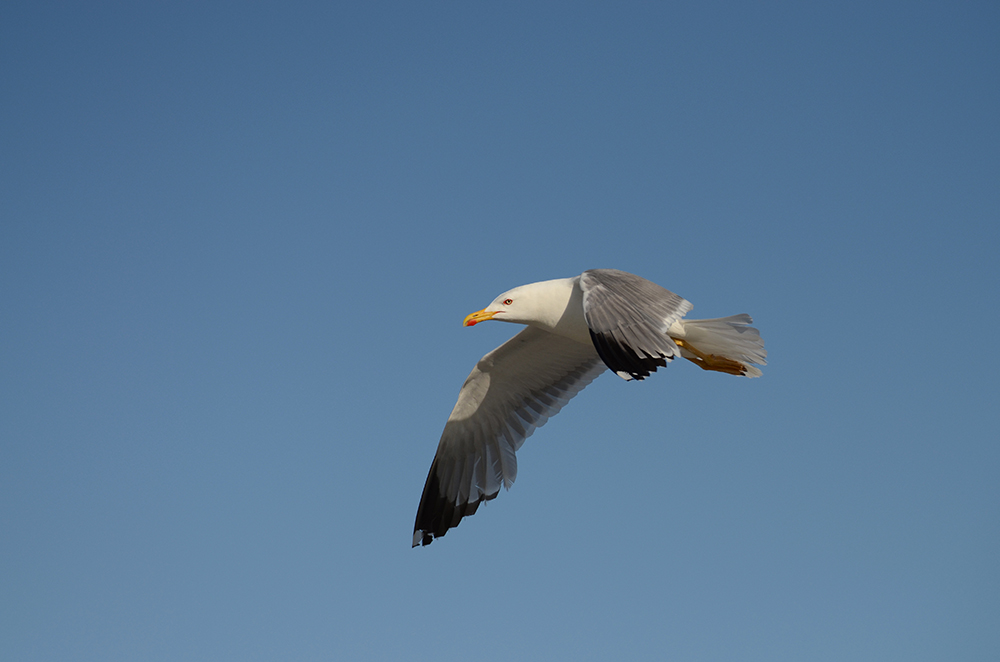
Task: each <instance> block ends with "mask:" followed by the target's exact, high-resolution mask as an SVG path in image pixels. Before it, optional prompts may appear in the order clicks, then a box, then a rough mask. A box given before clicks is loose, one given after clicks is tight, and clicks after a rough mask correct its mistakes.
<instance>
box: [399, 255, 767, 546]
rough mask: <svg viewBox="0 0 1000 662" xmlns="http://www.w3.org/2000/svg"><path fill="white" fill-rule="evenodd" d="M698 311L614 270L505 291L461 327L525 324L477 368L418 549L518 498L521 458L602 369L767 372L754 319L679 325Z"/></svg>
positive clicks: (418, 532)
mask: <svg viewBox="0 0 1000 662" xmlns="http://www.w3.org/2000/svg"><path fill="white" fill-rule="evenodd" d="M692 307H693V306H692V304H691V303H690V302H689V301H687V300H685V299H684V298H682V297H680V296H678V295H676V294H674V293H673V292H671V291H670V290H667V289H665V288H663V287H660V286H659V285H657V284H656V283H653V282H651V281H648V280H646V279H645V278H641V277H640V276H636V275H634V274H630V273H627V272H624V271H618V270H616V269H591V270H588V271H584V272H583V273H582V274H580V275H579V276H574V277H572V278H559V279H556V280H547V281H542V282H539V283H531V284H529V285H522V286H520V287H515V288H514V289H512V290H508V291H506V292H504V293H503V294H501V295H500V296H498V297H497V298H496V299H494V300H493V302H492V303H490V305H488V306H486V307H485V308H483V309H482V310H480V311H478V312H475V313H472V314H470V315H469V316H467V317H466V318H465V321H464V326H474V325H476V324H478V323H480V322H485V321H487V320H498V321H501V322H513V323H515V324H526V325H527V327H526V328H524V329H523V330H522V331H520V332H519V333H518V334H517V335H515V336H514V337H513V338H511V339H510V340H508V341H507V342H505V343H504V344H502V345H500V346H499V347H497V348H496V349H494V350H493V351H492V352H490V353H489V354H487V355H486V356H484V357H483V358H482V359H480V360H479V362H478V363H477V364H476V367H475V368H473V369H472V373H470V374H469V377H468V379H466V380H465V384H463V385H462V390H461V391H459V394H458V402H457V403H455V408H454V409H453V410H452V412H451V416H449V417H448V422H447V424H445V428H444V432H443V433H442V435H441V441H440V442H439V443H438V448H437V453H436V454H435V456H434V461H433V463H432V464H431V468H430V472H429V473H428V474H427V482H426V483H425V484H424V491H423V494H422V495H421V497H420V506H419V507H418V508H417V518H416V522H415V524H414V526H413V546H414V547H416V546H418V545H429V544H430V543H431V542H432V541H433V540H434V539H435V538H440V537H441V536H443V535H445V533H447V532H448V530H449V529H451V528H453V527H456V526H458V524H459V522H460V521H461V520H462V518H463V517H468V516H470V515H472V514H474V513H475V512H476V510H477V509H478V508H479V504H480V503H482V502H483V501H489V500H491V499H494V498H496V496H497V494H499V492H500V486H501V485H503V486H504V487H505V488H506V489H510V487H511V485H512V484H513V483H514V479H515V478H516V477H517V458H516V456H515V453H516V451H517V450H518V449H519V448H520V447H521V444H523V443H524V440H525V439H527V438H528V437H529V436H531V434H532V433H533V432H534V431H535V430H536V429H537V428H539V427H541V426H542V425H544V424H545V422H546V421H547V420H548V419H549V418H550V417H552V416H554V415H556V414H557V413H559V411H560V410H561V409H562V408H563V406H565V405H566V403H567V402H569V401H570V400H571V399H572V398H573V396H575V395H576V394H577V393H579V392H580V391H582V390H583V389H584V387H586V386H587V384H589V383H590V382H592V381H593V380H594V379H596V378H597V376H598V375H600V374H601V373H602V372H604V371H605V370H609V369H610V370H611V371H612V372H614V373H615V374H617V375H618V376H619V377H621V378H622V379H624V380H626V381H630V380H642V379H645V378H646V377H648V376H649V375H650V373H653V372H655V371H656V369H657V368H665V367H666V365H667V363H668V362H670V361H672V360H673V359H674V358H676V357H677V356H680V357H682V358H685V359H688V360H689V361H692V362H693V363H694V364H695V365H697V366H698V367H700V368H703V369H705V370H712V371H716V372H723V373H726V374H730V375H742V376H746V377H759V376H760V375H761V371H760V369H759V368H757V367H756V366H758V365H765V364H766V363H767V361H766V357H767V351H766V350H765V349H764V341H763V340H762V339H761V337H760V333H759V332H758V331H757V329H755V328H754V327H752V326H750V325H751V324H752V323H753V320H752V319H751V318H750V316H749V315H745V314H744V315H733V316H731V317H721V318H717V319H706V320H683V319H681V318H682V317H684V315H685V314H687V312H688V311H690V310H691V309H692Z"/></svg>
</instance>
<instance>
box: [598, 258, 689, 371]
mask: <svg viewBox="0 0 1000 662" xmlns="http://www.w3.org/2000/svg"><path fill="white" fill-rule="evenodd" d="M580 289H581V290H582V291H583V315H584V317H585V318H586V320H587V326H588V327H590V337H591V339H592V340H593V341H594V347H595V348H597V353H598V354H599V355H600V356H601V359H602V360H603V361H604V363H605V364H606V365H607V366H608V367H609V368H611V369H612V370H614V371H615V372H616V373H617V374H618V376H619V377H621V378H623V379H644V378H646V377H648V376H649V373H651V372H654V371H655V370H656V369H657V368H662V367H666V365H667V361H672V360H673V358H674V357H675V356H679V355H680V349H679V348H678V347H677V345H676V343H674V341H673V340H671V339H670V336H669V335H667V329H669V328H670V325H671V324H673V323H674V322H676V321H677V320H679V319H680V318H681V317H683V316H684V315H685V314H686V313H687V312H688V311H689V310H691V308H693V306H692V305H691V302H689V301H687V300H686V299H684V298H682V297H679V296H677V295H676V294H674V293H673V292H671V291H670V290H668V289H665V288H662V287H660V286H659V285H657V284H656V283H653V282H650V281H648V280H646V279H645V278H640V277H639V276H636V275H633V274H630V273H626V272H624V271H618V270H616V269H591V270H590V271H584V272H583V274H581V275H580Z"/></svg>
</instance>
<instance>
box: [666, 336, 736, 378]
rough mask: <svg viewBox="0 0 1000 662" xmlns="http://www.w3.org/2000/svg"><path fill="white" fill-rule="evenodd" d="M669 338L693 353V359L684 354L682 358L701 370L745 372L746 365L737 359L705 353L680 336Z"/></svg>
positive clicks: (728, 372) (727, 372)
mask: <svg viewBox="0 0 1000 662" xmlns="http://www.w3.org/2000/svg"><path fill="white" fill-rule="evenodd" d="M671 339H672V340H673V341H674V342H675V343H677V346H678V347H683V348H684V349H686V350H687V351H688V352H690V353H691V354H694V355H695V358H693V359H692V358H691V357H689V356H685V357H684V358H686V359H687V360H688V361H690V362H691V363H693V364H695V365H696V366H698V367H699V368H701V369H702V370H714V371H715V372H724V373H726V374H728V375H745V374H747V367H746V366H745V365H743V364H742V363H740V362H739V361H734V360H733V359H727V358H725V357H724V356H716V355H715V354H705V353H704V352H701V351H699V350H697V349H695V348H694V347H693V346H692V345H691V343H688V342H685V341H684V340H682V339H681V338H674V337H673V336H671Z"/></svg>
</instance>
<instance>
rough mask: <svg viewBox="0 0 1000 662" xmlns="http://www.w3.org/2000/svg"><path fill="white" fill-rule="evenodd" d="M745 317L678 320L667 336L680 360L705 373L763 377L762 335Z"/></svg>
mask: <svg viewBox="0 0 1000 662" xmlns="http://www.w3.org/2000/svg"><path fill="white" fill-rule="evenodd" d="M751 324H753V319H752V318H751V317H750V316H749V315H746V314H743V315H732V316H730V317H719V318H716V319H709V320H678V321H677V322H674V323H673V324H672V325H671V327H670V330H669V331H668V334H669V335H670V337H671V338H673V339H674V341H675V342H676V343H677V345H678V347H680V350H681V356H683V357H684V358H686V359H688V360H689V361H691V362H693V363H695V364H696V365H698V366H699V367H701V368H704V369H705V370H715V371H718V372H726V373H729V374H733V375H746V376H747V377H760V376H761V374H762V373H761V371H760V368H757V367H756V366H755V365H753V364H756V365H766V364H767V350H766V349H764V340H763V339H762V338H761V337H760V331H758V330H757V329H755V328H754V327H752V326H750V325H751Z"/></svg>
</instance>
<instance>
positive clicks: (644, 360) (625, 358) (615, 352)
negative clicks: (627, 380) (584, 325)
mask: <svg viewBox="0 0 1000 662" xmlns="http://www.w3.org/2000/svg"><path fill="white" fill-rule="evenodd" d="M590 338H591V340H593V341H594V348H595V349H597V354H598V356H600V357H601V360H602V361H604V365H606V366H608V367H609V368H611V370H613V371H614V372H616V373H618V374H619V375H621V374H622V373H625V374H627V375H629V376H631V377H632V379H637V380H640V381H641V380H643V379H645V378H646V377H649V375H650V373H653V372H656V369H657V368H665V367H667V361H666V359H664V358H660V357H642V356H639V355H638V354H636V353H635V352H634V351H633V350H632V348H631V347H629V346H628V345H625V344H624V343H620V342H618V341H616V340H615V338H614V337H613V336H612V335H611V334H610V333H608V334H605V333H594V331H593V330H591V332H590Z"/></svg>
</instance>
